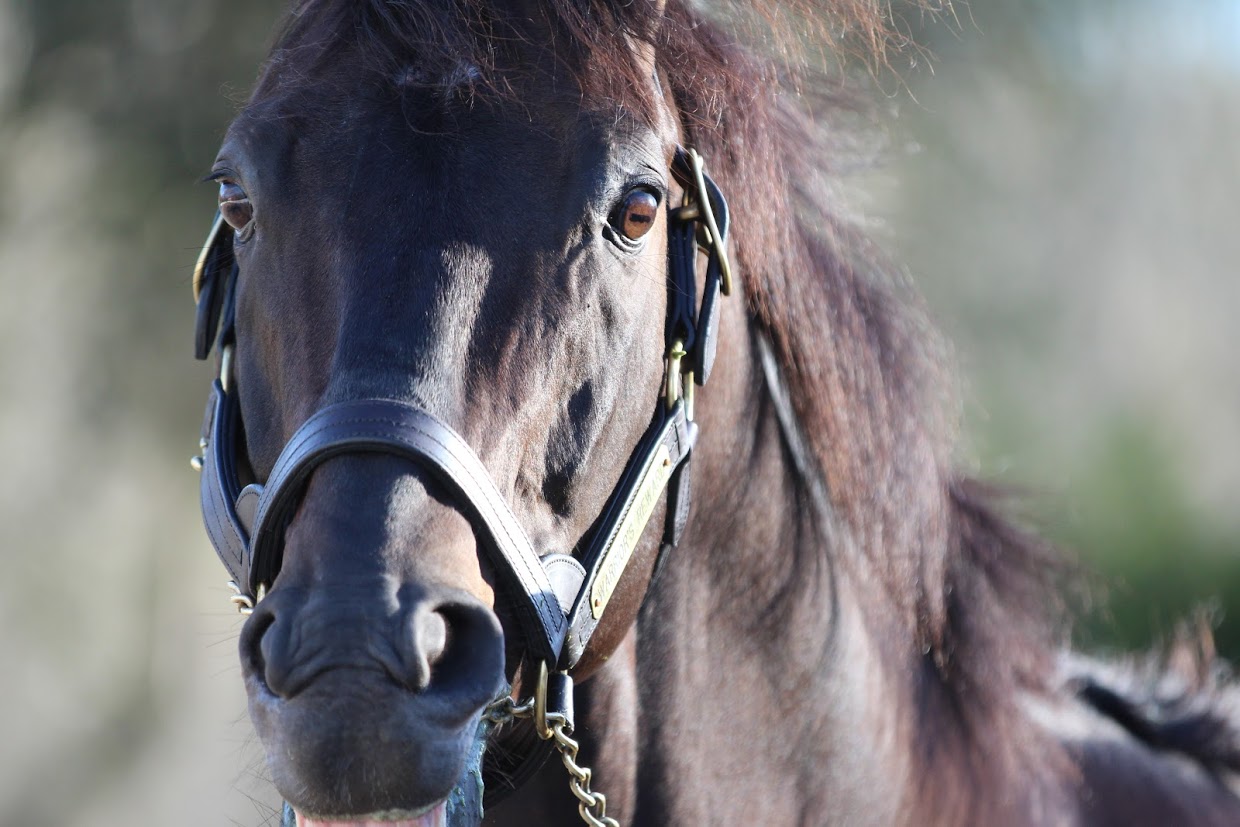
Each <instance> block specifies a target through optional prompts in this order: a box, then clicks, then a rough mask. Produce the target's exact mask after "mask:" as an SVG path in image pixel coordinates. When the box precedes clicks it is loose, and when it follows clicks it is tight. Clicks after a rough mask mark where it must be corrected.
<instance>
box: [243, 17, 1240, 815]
mask: <svg viewBox="0 0 1240 827" xmlns="http://www.w3.org/2000/svg"><path fill="white" fill-rule="evenodd" d="M537 8H539V9H540V10H541V13H542V14H543V15H545V19H544V20H541V21H539V24H540V25H541V26H543V27H544V28H545V27H546V25H547V24H550V27H551V29H552V31H553V32H557V33H558V39H557V43H556V56H557V59H558V60H559V61H560V62H561V63H562V64H563V66H565V67H566V68H567V69H568V70H570V71H573V72H575V73H576V77H577V78H578V80H579V82H580V83H579V85H580V87H581V88H582V90H583V91H584V92H585V94H586V95H587V97H588V98H589V100H587V101H586V103H587V104H589V105H595V106H604V105H608V104H611V105H622V106H626V107H627V108H630V109H631V110H632V111H635V112H639V113H640V112H644V111H648V110H649V104H650V101H649V100H646V98H645V96H647V95H648V93H647V92H645V91H643V90H646V89H648V88H649V83H648V75H647V74H645V73H648V71H649V67H648V66H646V65H643V64H642V63H641V62H640V61H638V60H637V59H636V58H635V57H634V49H633V43H634V42H645V43H649V44H651V45H652V46H653V47H654V52H655V54H656V56H657V57H656V72H657V74H658V77H659V78H660V80H661V81H662V83H663V84H664V85H665V87H666V88H667V89H668V90H669V91H670V92H671V95H672V97H673V99H674V102H675V105H676V108H677V109H678V111H679V113H680V114H681V117H682V127H683V129H684V130H685V132H686V142H687V143H688V144H690V145H692V146H694V147H695V148H697V149H699V151H701V152H702V154H703V155H704V156H705V158H706V159H707V163H708V165H709V168H710V171H711V173H712V175H713V176H714V177H715V179H716V180H717V181H718V182H719V183H720V185H721V186H722V188H723V189H724V191H725V192H727V193H728V196H729V199H730V201H731V203H732V206H733V212H734V215H735V216H736V219H735V222H734V225H733V241H734V246H735V257H736V260H737V262H738V265H739V271H740V273H741V274H742V278H743V281H744V293H745V300H746V303H747V307H748V313H749V316H750V320H751V324H752V325H753V326H754V327H755V329H756V330H757V331H758V332H760V334H761V335H762V336H764V337H765V338H766V340H767V341H768V342H769V344H770V346H771V349H772V352H773V353H774V355H775V357H776V359H777V361H778V363H779V366H780V368H781V371H782V374H783V376H784V377H785V379H786V381H787V384H788V388H789V391H790V397H791V400H792V404H793V407H794V409H795V412H796V415H797V417H798V419H799V421H800V424H801V426H802V427H803V429H804V434H805V437H806V439H807V441H808V443H809V447H810V450H811V453H812V456H813V459H814V460H815V462H816V465H817V469H816V470H817V474H818V475H819V476H820V478H821V479H820V480H819V481H813V480H806V481H804V482H805V484H806V485H810V484H813V483H814V482H821V484H822V485H823V486H824V487H825V490H826V492H827V495H828V501H829V504H830V509H829V510H830V513H829V514H827V515H823V520H824V521H825V522H828V523H830V525H823V526H820V528H821V529H822V533H823V537H824V540H823V542H821V543H818V544H817V545H816V547H815V549H814V551H815V553H818V554H820V555H823V556H827V555H829V556H831V558H832V562H833V563H834V564H835V565H837V566H839V567H840V568H841V569H842V570H843V571H845V572H847V573H849V574H850V575H851V580H850V582H852V583H853V584H855V585H857V586H858V587H860V588H863V589H866V590H868V592H869V594H866V595H864V598H865V599H863V600H862V605H863V606H865V607H866V608H865V610H866V611H867V612H869V613H870V617H869V618H868V620H869V622H871V623H872V624H873V626H874V628H876V629H882V630H884V631H887V632H888V634H886V635H885V640H886V641H887V645H888V646H890V647H891V649H892V651H891V652H890V653H888V654H890V655H891V656H892V658H893V660H894V661H896V662H898V663H903V664H913V668H912V669H911V670H910V671H908V672H907V674H906V675H905V676H904V679H905V681H906V685H905V686H904V687H903V696H904V698H905V700H906V702H907V703H908V705H909V708H907V709H905V710H902V713H903V714H902V715H901V716H900V717H901V718H902V719H903V720H905V721H907V722H908V724H907V725H908V726H909V727H911V728H912V729H911V732H910V736H911V742H912V743H913V744H915V745H916V746H917V747H918V748H919V752H920V754H919V755H918V756H916V758H918V759H920V761H921V762H922V767H923V768H924V767H926V766H928V765H930V764H931V763H938V764H939V766H940V767H941V766H942V763H948V762H937V761H936V760H935V759H937V758H939V757H942V756H950V757H951V758H953V759H955V760H954V761H952V762H950V763H951V764H952V765H953V766H955V767H957V768H958V769H957V770H956V771H957V772H960V773H963V774H964V777H962V778H959V779H957V781H958V782H959V783H953V784H947V785H941V786H940V787H939V788H938V789H932V788H930V786H929V785H930V783H931V781H930V779H931V778H933V777H934V776H933V774H932V773H929V772H918V771H916V768H915V771H914V774H913V777H915V778H920V779H925V780H924V781H923V782H922V783H923V785H924V786H923V789H921V790H920V791H919V792H920V797H921V800H922V803H923V804H930V805H931V806H934V807H935V808H936V809H937V810H938V811H939V812H948V813H950V812H953V811H955V812H956V813H957V814H958V815H959V816H960V818H958V819H957V821H959V822H973V821H978V820H979V818H977V814H976V813H970V812H969V811H968V810H967V809H961V808H968V807H969V806H970V805H969V804H968V803H967V802H966V801H965V800H964V798H966V797H967V794H966V793H965V792H964V791H968V790H971V789H977V788H979V785H983V784H985V782H986V781H987V779H989V778H991V777H993V776H992V775H991V774H996V775H1000V774H1002V775H1007V774H1008V773H1009V772H1010V771H1011V768H1012V767H1013V766H1014V765H1016V764H1018V763H1019V764H1024V765H1026V766H1038V765H1041V766H1046V765H1047V761H1046V756H1045V755H1042V756H1040V758H1039V760H1028V761H1026V760H1025V759H1029V758H1031V757H1032V756H1031V755H1030V752H1031V751H1035V750H1045V748H1046V744H1045V743H1044V742H1042V741H1039V740H1038V739H1035V738H1031V737H1029V732H1028V731H1027V730H1025V729H1022V726H1023V725H1022V724H1021V723H1019V722H1021V721H1025V720H1026V719H1027V716H1025V715H1023V714H1020V712H1019V710H1018V709H1017V706H1018V705H1019V704H1022V703H1024V702H1025V701H1026V700H1027V699H1028V698H1030V697H1031V696H1034V697H1036V696H1038V695H1048V696H1049V695H1050V694H1051V693H1052V692H1053V691H1054V690H1055V689H1056V687H1057V686H1058V681H1059V680H1060V678H1059V677H1057V676H1060V674H1061V673H1060V671H1059V669H1058V668H1057V658H1058V654H1059V651H1060V649H1061V646H1062V644H1063V642H1064V639H1065V632H1066V622H1065V620H1064V617H1065V612H1064V611H1063V604H1062V601H1061V600H1060V599H1059V597H1058V595H1060V594H1061V589H1060V588H1059V586H1060V585H1061V584H1062V582H1063V581H1064V576H1065V575H1066V574H1068V573H1069V572H1068V569H1067V567H1066V566H1065V565H1064V563H1063V562H1061V560H1062V558H1061V556H1060V555H1059V554H1058V553H1057V552H1056V551H1055V550H1054V549H1053V548H1052V547H1051V546H1050V545H1049V544H1047V543H1046V542H1044V541H1042V540H1041V539H1039V538H1038V537H1037V536H1036V535H1035V534H1033V533H1032V532H1029V531H1027V530H1024V529H1023V528H1022V527H1020V526H1019V525H1018V524H1017V523H1015V522H1013V521H1012V520H1010V519H1008V518H1007V517H1005V516H1004V514H1003V511H1004V510H1005V509H1004V508H1002V507H1001V505H1002V504H1001V503H1000V498H999V497H997V496H996V495H995V494H994V493H993V492H991V491H989V490H988V489H987V487H986V486H984V485H982V484H980V483H978V482H976V481H974V480H972V479H970V478H968V477H967V476H964V475H961V474H959V473H957V472H956V471H955V470H954V467H953V445H954V441H955V428H956V418H957V410H958V402H957V401H956V393H955V382H954V379H953V371H952V370H951V366H950V357H949V353H948V350H947V348H946V347H945V346H944V344H943V343H942V341H941V340H940V338H939V337H938V336H937V334H936V333H935V331H934V329H933V327H932V325H931V324H929V322H928V320H927V314H926V312H925V310H924V308H923V307H922V305H921V303H920V301H919V300H918V299H917V298H916V296H915V295H914V294H913V293H912V291H911V290H910V289H908V286H907V285H906V283H905V279H904V278H903V276H902V274H901V273H900V271H899V270H898V269H897V268H895V267H893V266H891V264H890V263H889V262H887V261H886V260H885V259H884V258H883V256H882V255H881V254H880V253H879V252H878V250H877V248H876V247H875V246H874V245H873V244H872V243H871V242H870V241H869V240H868V239H867V237H866V234H865V233H864V231H863V230H862V228H861V227H860V225H859V224H858V223H857V222H855V221H853V220H851V219H850V218H848V214H847V212H846V210H844V209H843V208H842V206H841V205H840V203H839V202H838V199H837V198H836V197H835V196H834V193H835V191H836V183H837V181H838V176H839V174H840V173H841V171H842V169H843V167H844V166H845V165H847V164H848V163H850V162H851V161H853V160H855V159H856V157H857V155H858V153H857V152H856V147H855V141H854V138H855V136H856V132H855V130H853V129H852V125H855V124H856V122H857V121H858V120H863V119H864V118H863V117H862V116H861V114H860V110H859V109H858V108H857V107H856V106H855V105H854V98H853V96H852V95H850V94H849V93H848V92H847V88H848V84H846V83H843V82H841V81H840V80H839V77H838V75H839V71H838V70H839V68H840V66H841V65H842V63H841V62H839V61H841V60H842V58H840V55H842V54H844V53H848V52H857V51H858V50H861V51H865V52H866V53H867V54H868V57H869V59H870V60H871V61H872V63H881V62H882V60H883V57H884V54H885V53H886V51H887V50H888V49H890V48H900V47H901V45H902V42H903V41H902V39H901V38H900V37H899V35H898V33H897V32H896V31H895V28H894V27H893V25H892V23H891V14H890V7H889V6H888V4H887V3H885V2H882V0H818V2H799V3H777V2H773V1H772V2H766V3H756V4H753V5H750V6H747V7H746V8H744V9H742V10H737V9H731V13H730V14H727V15H724V14H722V13H718V12H716V13H714V14H712V17H709V18H708V17H706V16H705V15H704V13H703V12H702V11H700V10H699V7H698V5H697V4H693V3H689V2H686V0H668V2H667V4H666V6H665V7H663V6H661V5H660V4H658V3H656V2H652V1H651V0H630V1H628V2H625V1H623V0H547V2H545V3H541V4H537ZM729 8H730V7H729ZM455 9H456V11H455V13H454V14H451V15H448V14H445V13H444V10H443V9H442V8H441V5H440V4H439V3H436V2H432V0H300V2H298V3H297V4H296V6H295V9H294V13H293V14H292V15H291V16H290V18H289V23H288V25H287V27H286V29H285V30H284V32H283V33H282V34H281V35H280V37H279V39H278V41H277V44H276V47H275V49H274V50H273V52H272V58H271V60H270V61H269V63H268V65H267V66H266V68H265V69H264V75H263V78H262V79H261V80H260V83H259V87H258V91H257V92H256V96H257V97H258V98H261V97H262V96H263V95H264V94H268V93H270V92H271V91H272V90H276V89H281V90H287V88H288V85H289V84H291V83H293V84H295V83H296V82H297V79H298V78H299V77H305V76H307V75H308V72H306V71H305V70H306V68H307V67H306V65H305V64H306V62H307V61H311V60H319V59H323V56H324V55H329V54H331V53H332V51H333V50H335V49H357V50H359V52H360V53H361V54H362V55H363V56H364V57H365V58H366V59H367V60H368V61H369V62H370V64H371V65H372V67H373V68H375V69H376V70H379V71H381V72H383V73H384V75H385V76H386V77H389V78H391V77H393V75H392V74H391V73H392V71H393V70H395V71H396V72H397V73H399V71H400V69H401V67H402V66H404V65H407V64H408V63H409V61H410V59H411V58H412V57H416V61H417V65H418V67H419V73H418V76H417V78H413V79H410V78H406V82H407V83H408V82H416V83H423V84H426V85H432V86H433V85H442V86H445V87H459V86H461V85H462V84H464V85H465V86H467V87H468V88H469V89H470V90H471V91H474V92H477V93H479V94H499V95H503V94H505V88H506V85H505V80H504V78H503V77H502V76H501V73H500V72H499V71H498V70H497V67H498V66H499V65H501V63H502V60H501V57H502V53H503V50H504V49H505V44H506V43H509V42H512V41H513V40H514V39H519V38H521V37H523V36H525V33H526V26H527V21H523V20H522V19H520V18H519V17H517V16H515V15H514V13H513V12H512V11H511V9H512V7H511V6H510V5H508V4H504V3H500V2H497V1H496V0H456V3H455ZM725 17H726V18H728V23H727V24H726V25H725V24H724V23H722V22H719V21H720V20H722V19H723V18H725ZM738 20H743V21H745V22H743V23H739V24H738V22H737V21H738ZM807 21H809V22H810V23H811V24H812V25H811V27H810V28H811V29H812V30H813V31H814V33H815V34H814V36H812V37H809V38H806V37H805V35H804V32H805V28H804V26H805V24H806V22H807ZM798 31H799V32H800V33H801V34H800V36H797V35H796V34H795V32H798ZM617 33H623V34H624V35H625V36H624V37H618V36H617ZM822 38H826V40H825V41H823V40H822ZM807 41H808V42H814V41H817V42H827V43H828V47H829V49H830V51H831V54H833V55H834V57H835V58H836V62H833V61H832V60H827V62H826V64H825V65H826V66H827V67H828V69H832V70H835V74H836V75H837V76H836V77H832V76H831V74H830V73H829V72H827V71H824V70H823V69H821V68H820V67H821V65H823V64H822V61H821V60H820V58H821V57H822V56H823V55H822V53H821V52H818V51H813V50H811V51H809V52H806V51H805V50H804V49H803V48H802V47H803V46H804V44H805V43H806V42H807ZM307 45H313V46H314V48H313V49H303V48H301V47H304V46H307ZM814 63H816V64H817V66H812V65H811V64H814ZM462 66H465V67H468V71H466V72H464V73H462V71H461V67H462ZM997 503H998V504H997ZM827 538H831V539H830V540H829V541H828V539H827ZM798 562H802V563H804V564H805V565H813V564H814V563H815V561H809V560H807V561H798ZM817 562H821V561H817ZM795 597H796V595H788V596H787V599H794V598H795ZM1087 700H1088V699H1087ZM1184 749H1185V751H1191V750H1189V748H1187V747H1185V748H1184ZM1228 750H1233V752H1234V748H1233V747H1232V746H1230V745H1229V746H1228V747H1227V748H1226V749H1222V750H1216V752H1222V753H1226V754H1227V755H1228V756H1232V754H1233V753H1232V752H1228ZM1237 763H1238V764H1240V759H1237ZM942 780H943V779H942V775H941V772H940V775H939V776H938V781H939V782H941V781H942ZM945 797H946V798H945ZM949 820H950V819H949ZM983 820H984V819H983Z"/></svg>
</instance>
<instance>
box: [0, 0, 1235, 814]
mask: <svg viewBox="0 0 1240 827" xmlns="http://www.w3.org/2000/svg"><path fill="white" fill-rule="evenodd" d="M282 5H283V2H282V0H212V2H209V3H208V2H201V0H92V2H90V3H82V2H80V0H0V458H3V466H2V469H3V470H0V551H3V554H4V558H3V559H4V564H5V569H4V576H3V577H2V578H0V662H2V663H3V664H4V667H3V670H2V672H0V674H3V678H2V679H0V710H3V713H0V714H2V715H3V721H4V723H3V731H4V737H3V738H0V827H42V826H43V825H49V826H56V825H74V826H75V827H78V826H79V825H80V827H96V825H98V826H99V827H102V826H103V825H122V824H126V825H128V824H141V825H146V824H151V825H164V824H184V825H219V824H238V825H247V827H249V826H250V825H260V824H265V823H271V821H272V820H273V812H274V811H273V810H272V805H273V804H274V803H275V802H274V800H273V796H272V794H271V792H270V790H269V789H268V785H267V784H266V783H265V782H264V781H263V778H262V775H263V770H262V767H261V764H262V761H261V751H260V750H259V749H258V747H257V745H256V743H255V742H254V739H253V736H252V735H251V733H250V727H249V723H248V719H247V718H246V712H245V702H244V695H243V692H242V688H241V683H240V678H239V670H238V667H237V665H236V654H235V638H236V634H237V632H238V630H239V627H240V621H239V619H238V617H237V615H236V614H235V613H233V612H232V611H231V610H230V608H229V605H228V602H227V595H228V592H227V590H226V588H225V587H224V585H223V581H224V579H225V578H224V575H223V571H222V569H221V568H220V567H219V564H218V563H217V562H216V560H215V556H214V554H213V553H212V551H211V550H210V548H209V546H208V543H207V540H206V538H205V536H204V535H203V532H202V530H201V527H200V524H199V515H198V506H197V478H196V476H195V475H194V474H193V473H192V472H191V471H190V470H189V464H188V458H189V456H190V454H191V453H193V452H194V449H195V447H196V442H197V432H198V424H199V421H200V416H201V410H202V405H203V402H204V394H205V391H206V387H207V382H208V378H209V377H208V370H207V369H206V368H205V367H203V366H201V365H198V364H196V363H195V362H193V360H192V358H191V346H190V345H191V330H192V301H191V298H190V275H191V270H192V267H193V262H194V259H195V256H196V254H197V250H198V247H199V245H200V244H201V242H202V237H203V235H204V234H205V232H206V230H207V226H208V223H209V221H210V218H211V216H212V213H213V210H214V199H215V193H214V190H213V189H212V188H211V187H210V186H200V185H198V184H197V183H196V181H197V179H198V178H199V177H200V176H202V175H203V174H205V173H206V172H207V171H208V170H209V167H210V164H211V162H212V160H213V157H214V152H215V149H216V146H217V143H218V141H219V139H220V137H221V134H222V131H223V129H224V127H225V125H226V124H227V122H228V120H229V118H230V114H231V113H232V112H233V111H234V109H235V106H236V104H237V102H239V101H240V100H241V99H242V98H244V96H245V94H246V93H247V91H248V88H249V84H250V83H251V81H252V80H253V77H254V74H255V70H256V67H257V65H258V62H259V60H260V57H261V55H262V53H263V51H264V47H265V45H266V44H267V41H268V38H269V36H270V31H271V28H272V24H273V22H274V21H275V19H276V18H277V16H278V9H279V8H280V7H281V6H282ZM1172 8H1174V11H1171V10H1170V9H1172ZM956 11H957V16H958V22H957V23H956V24H954V25H950V26H948V25H942V24H933V25H931V24H930V23H929V22H928V21H926V20H925V19H923V18H921V17H919V16H917V15H908V16H907V17H906V22H907V23H908V25H909V27H910V30H911V31H912V32H913V33H914V34H915V36H916V37H917V38H918V39H919V40H920V42H922V43H923V44H925V46H926V48H927V50H928V51H929V52H930V53H932V54H933V58H928V57H927V55H925V54H920V55H917V56H916V57H914V54H915V53H909V54H906V55H903V56H897V57H896V58H895V63H896V69H897V70H898V72H899V76H900V78H901V80H900V81H895V80H891V79H883V80H880V82H879V83H878V84H877V86H878V87H879V89H878V90H877V91H876V93H875V94H876V96H877V98H878V100H879V101H880V105H881V106H882V107H883V108H884V109H885V110H887V111H888V116H889V118H888V119H889V123H888V130H889V133H890V136H891V140H890V146H889V150H888V153H887V155H888V158H887V161H886V164H885V166H884V167H883V168H882V169H881V170H879V171H876V172H872V173H867V174H866V175H864V176H863V177H862V178H861V179H860V180H859V181H858V182H856V183H857V187H858V189H859V190H860V191H861V193H862V197H861V202H862V203H861V208H862V209H863V211H864V212H865V214H866V215H867V216H868V217H869V220H870V221H871V222H872V223H873V225H874V227H875V232H876V234H877V235H878V236H879V237H880V238H881V239H882V240H883V241H884V243H885V244H886V245H887V246H888V247H889V248H891V249H892V250H893V252H894V253H895V254H896V256H897V257H898V258H900V259H902V260H903V261H904V262H906V263H907V265H908V267H909V269H910V271H911V272H912V273H913V275H914V278H915V279H916V281H917V283H918V285H919V287H920V289H921V290H922V291H923V292H924V293H925V294H926V296H927V298H928V300H929V303H930V306H931V308H932V311H933V313H934V315H935V317H936V318H937V320H938V321H939V323H940V324H941V325H942V327H943V328H944V329H945V330H946V332H947V334H948V335H949V337H950V338H951V339H953V340H954V342H955V344H956V348H957V357H958V359H959V362H960V364H961V368H962V373H963V376H964V381H965V389H966V406H965V428H964V431H965V443H964V445H963V446H962V449H961V458H962V461H963V462H965V463H967V464H969V465H970V466H971V467H973V468H974V469H976V470H978V471H979V472H980V473H982V474H983V475H984V476H987V477H989V478H992V479H996V480H999V481H1000V482H1003V483H1005V484H1011V485H1016V486H1020V487H1022V488H1023V489H1024V490H1025V491H1026V492H1027V494H1028V496H1027V510H1028V511H1029V512H1030V513H1032V514H1034V515H1035V516H1036V519H1037V521H1038V522H1039V524H1040V525H1042V526H1043V527H1044V529H1045V531H1046V532H1047V533H1048V534H1049V535H1050V536H1052V537H1054V538H1055V539H1056V540H1057V541H1059V542H1061V543H1062V544H1064V545H1065V546H1067V547H1069V548H1071V549H1073V550H1075V552H1076V553H1078V554H1079V556H1080V557H1081V559H1082V560H1083V561H1084V562H1085V564H1086V565H1087V566H1088V567H1090V568H1091V569H1092V571H1094V572H1095V573H1096V582H1097V583H1099V584H1102V585H1100V586H1099V588H1098V589H1097V590H1096V592H1097V594H1098V596H1099V598H1100V599H1099V602H1098V605H1097V606H1096V608H1095V610H1094V611H1093V612H1092V614H1091V615H1090V616H1089V617H1087V618H1085V619H1084V620H1083V621H1082V622H1081V624H1080V625H1079V632H1078V639H1079V640H1080V641H1082V642H1083V643H1084V644H1086V645H1087V646H1089V647H1091V648H1092V649H1094V650H1104V651H1114V650H1118V649H1120V648H1131V647H1146V646H1149V645H1150V644H1152V643H1154V642H1156V641H1157V640H1159V639H1160V638H1165V637H1166V636H1167V635H1168V634H1169V633H1170V632H1171V631H1172V629H1173V628H1174V625H1175V623H1176V621H1177V620H1179V619H1181V618H1183V617H1185V616H1186V615H1188V614H1189V613H1190V612H1191V611H1193V610H1194V608H1195V607H1202V606H1204V607H1206V609H1207V610H1208V611H1209V612H1210V616H1211V617H1212V619H1213V622H1214V623H1215V624H1216V632H1217V635H1218V642H1219V647H1220V649H1221V651H1223V652H1224V653H1225V654H1227V655H1229V656H1230V657H1232V658H1237V659H1240V505H1238V503H1237V500H1238V498H1240V494H1238V492H1240V359H1238V358H1237V357H1238V355H1240V327H1238V322H1237V319H1240V279H1238V278H1237V277H1236V268H1237V262H1238V261H1240V231H1238V230H1237V227H1240V201H1238V200H1237V193H1240V142H1238V141H1237V135H1240V57H1238V55H1240V2H1237V0H1194V2H1193V3H1191V4H1174V6H1172V5H1169V4H1166V3H1158V2H1154V0H1148V1H1147V0H1125V1H1124V2H1119V1H1118V0H1116V1H1115V2H1109V0H1023V1H1022V2H1017V0H991V1H990V2H986V0H975V3H974V4H973V5H972V7H964V6H960V5H958V6H957V9H956Z"/></svg>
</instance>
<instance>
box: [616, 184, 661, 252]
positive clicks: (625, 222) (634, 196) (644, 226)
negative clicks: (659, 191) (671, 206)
mask: <svg viewBox="0 0 1240 827" xmlns="http://www.w3.org/2000/svg"><path fill="white" fill-rule="evenodd" d="M658 212H659V199H658V198H657V197H656V196H655V194H654V193H652V192H651V191H650V190H647V189H634V190H629V193H628V194H627V195H625V196H624V201H622V202H621V203H620V210H619V211H618V212H617V213H616V218H615V226H616V229H617V230H619V231H620V234H621V235H623V236H624V237H625V238H627V239H628V240H629V241H637V240H638V239H640V238H641V237H642V236H644V235H645V234H646V233H648V232H650V228H651V227H653V226H654V217H655V216H656V215H657V214H658Z"/></svg>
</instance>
